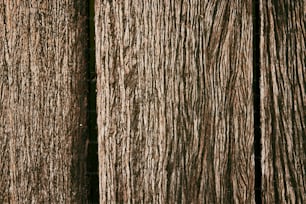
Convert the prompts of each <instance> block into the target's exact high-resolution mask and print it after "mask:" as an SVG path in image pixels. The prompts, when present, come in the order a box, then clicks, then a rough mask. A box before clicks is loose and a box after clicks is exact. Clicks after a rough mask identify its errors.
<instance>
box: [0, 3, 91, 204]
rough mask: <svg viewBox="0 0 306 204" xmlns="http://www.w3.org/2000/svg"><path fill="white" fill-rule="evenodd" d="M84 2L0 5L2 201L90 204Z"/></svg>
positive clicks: (0, 198) (0, 177)
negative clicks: (85, 151)
mask: <svg viewBox="0 0 306 204" xmlns="http://www.w3.org/2000/svg"><path fill="white" fill-rule="evenodd" d="M83 2H85V1H83V0H66V1H40V0H27V1H19V0H4V1H0V171H1V173H0V203H76V202H79V203H84V202H83V201H84V196H85V195H86V193H85V191H84V176H83V175H84V172H83V171H84V167H83V157H84V156H83V155H84V154H83V147H84V145H83V143H84V141H83V139H82V134H83V133H84V130H85V120H86V113H85V111H86V108H85V105H86V104H85V102H86V101H85V96H86V93H85V86H84V85H85V81H86V78H85V77H86V75H85V73H86V66H85V63H86V61H85V59H86V58H85V56H86V54H85V47H86V30H85V29H86V26H85V22H86V18H85V9H84V8H85V5H84V3H83Z"/></svg>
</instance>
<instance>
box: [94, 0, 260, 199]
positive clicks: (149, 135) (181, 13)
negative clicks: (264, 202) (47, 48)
mask: <svg viewBox="0 0 306 204" xmlns="http://www.w3.org/2000/svg"><path fill="white" fill-rule="evenodd" d="M95 29H96V66H97V108H98V131H99V137H98V142H99V176H100V202H101V203H108V202H109V203H111V202H112V203H254V161H253V159H254V158H253V106H252V104H253V100H252V3H251V1H250V0H246V1H240V0H237V1H227V0H213V1H208V0H169V1H165V0H145V1H143V0H113V1H104V0H97V1H96V5H95Z"/></svg>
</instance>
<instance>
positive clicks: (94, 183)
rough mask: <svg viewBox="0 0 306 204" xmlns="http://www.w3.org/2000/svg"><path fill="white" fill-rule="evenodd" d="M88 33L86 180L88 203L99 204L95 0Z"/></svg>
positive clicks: (91, 3)
mask: <svg viewBox="0 0 306 204" xmlns="http://www.w3.org/2000/svg"><path fill="white" fill-rule="evenodd" d="M87 15H88V19H87V29H88V30H87V33H88V48H87V57H88V67H87V80H88V81H87V83H88V84H87V88H88V92H87V132H88V136H87V141H86V154H87V157H86V178H87V200H88V203H99V174H98V142H97V138H98V130H97V110H96V107H97V103H96V97H97V96H96V88H97V85H96V77H97V76H96V66H95V25H94V0H88V4H87Z"/></svg>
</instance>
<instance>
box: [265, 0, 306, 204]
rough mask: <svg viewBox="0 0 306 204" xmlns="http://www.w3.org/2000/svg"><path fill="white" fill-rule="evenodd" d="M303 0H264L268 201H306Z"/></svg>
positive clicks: (305, 12)
mask: <svg viewBox="0 0 306 204" xmlns="http://www.w3.org/2000/svg"><path fill="white" fill-rule="evenodd" d="M305 15H306V2H305V1H304V0H296V1H290V0H280V1H272V0H267V1H261V25H262V29H261V44H260V48H261V76H262V77H261V107H262V111H261V124H262V125H261V128H262V168H263V169H262V173H263V178H262V190H263V192H262V194H263V202H264V203H306V183H305V182H306V176H305V173H306V172H305V171H306V134H305V128H306V124H305V119H306V118H305V116H306V113H305V110H306V93H305V88H306V77H305V76H306V70H305V62H306V61H305V60H306V58H305V56H306V50H305V38H306V37H305V36H306V30H305V23H306V16H305Z"/></svg>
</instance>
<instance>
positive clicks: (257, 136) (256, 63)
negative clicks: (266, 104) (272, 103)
mask: <svg viewBox="0 0 306 204" xmlns="http://www.w3.org/2000/svg"><path fill="white" fill-rule="evenodd" d="M253 100H254V101H253V105H254V154H255V202H256V204H261V203H262V200H261V190H262V189H261V177H262V173H261V171H262V169H261V128H260V3H259V0H253Z"/></svg>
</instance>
